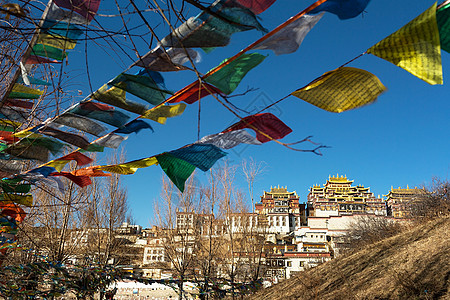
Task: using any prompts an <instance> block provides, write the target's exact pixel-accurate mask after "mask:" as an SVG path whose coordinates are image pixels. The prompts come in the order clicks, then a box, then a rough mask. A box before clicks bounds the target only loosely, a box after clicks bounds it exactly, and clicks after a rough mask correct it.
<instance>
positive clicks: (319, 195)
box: [307, 175, 387, 217]
mask: <svg viewBox="0 0 450 300" xmlns="http://www.w3.org/2000/svg"><path fill="white" fill-rule="evenodd" d="M352 184H353V180H348V179H347V177H346V176H340V177H339V175H336V176H329V178H328V180H327V182H326V183H325V184H324V185H323V187H321V186H319V185H315V186H313V187H311V188H310V190H309V194H308V201H307V210H308V217H330V216H345V215H354V214H374V215H381V216H383V215H386V213H387V208H386V202H385V201H384V200H383V199H382V198H380V197H375V195H374V194H373V193H372V192H371V191H370V188H368V187H367V188H366V187H364V186H362V185H357V186H353V185H352Z"/></svg>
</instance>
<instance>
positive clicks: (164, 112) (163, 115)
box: [142, 103, 186, 124]
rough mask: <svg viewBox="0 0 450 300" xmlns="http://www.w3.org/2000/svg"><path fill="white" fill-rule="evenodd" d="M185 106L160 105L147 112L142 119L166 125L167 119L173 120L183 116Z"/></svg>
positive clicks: (182, 104) (181, 104)
mask: <svg viewBox="0 0 450 300" xmlns="http://www.w3.org/2000/svg"><path fill="white" fill-rule="evenodd" d="M185 109H186V104H184V103H180V104H177V105H161V106H159V107H156V108H154V109H151V110H148V111H147V112H146V113H145V114H144V115H143V116H142V117H143V118H146V119H150V120H153V121H155V122H158V123H160V124H166V121H167V118H173V117H177V116H180V115H181V114H183V112H184V110H185Z"/></svg>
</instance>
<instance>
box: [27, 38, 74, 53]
mask: <svg viewBox="0 0 450 300" xmlns="http://www.w3.org/2000/svg"><path fill="white" fill-rule="evenodd" d="M36 44H42V45H46V46H51V47H55V48H58V49H62V50H66V49H73V48H75V46H76V45H77V42H75V41H72V40H69V39H68V38H66V37H63V36H59V35H51V34H40V35H39V37H38V40H37V42H36Z"/></svg>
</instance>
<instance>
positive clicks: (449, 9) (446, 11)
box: [436, 3, 450, 53]
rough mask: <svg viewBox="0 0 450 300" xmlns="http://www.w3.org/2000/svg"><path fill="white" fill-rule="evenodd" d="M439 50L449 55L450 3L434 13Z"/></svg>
mask: <svg viewBox="0 0 450 300" xmlns="http://www.w3.org/2000/svg"><path fill="white" fill-rule="evenodd" d="M436 20H437V24H438V28H439V39H440V42H441V49H442V50H445V51H447V52H449V53H450V3H447V4H446V5H444V6H442V7H440V8H439V9H438V10H437V11H436Z"/></svg>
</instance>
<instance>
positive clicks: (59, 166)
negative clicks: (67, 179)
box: [44, 160, 70, 172]
mask: <svg viewBox="0 0 450 300" xmlns="http://www.w3.org/2000/svg"><path fill="white" fill-rule="evenodd" d="M69 162H70V160H52V161H49V162H48V163H46V164H45V165H44V166H47V167H53V168H55V169H56V171H58V172H61V171H62V169H63V168H64V167H65V166H66V165H67V164H68V163H69Z"/></svg>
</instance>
